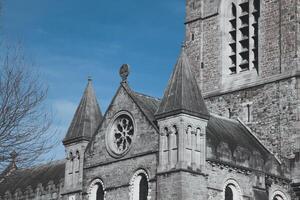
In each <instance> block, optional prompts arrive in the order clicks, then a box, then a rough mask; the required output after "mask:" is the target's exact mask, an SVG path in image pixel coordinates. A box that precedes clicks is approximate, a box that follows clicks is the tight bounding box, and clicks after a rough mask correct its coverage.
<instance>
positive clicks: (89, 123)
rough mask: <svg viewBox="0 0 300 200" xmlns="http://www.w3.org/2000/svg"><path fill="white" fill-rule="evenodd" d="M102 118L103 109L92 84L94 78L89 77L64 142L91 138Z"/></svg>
mask: <svg viewBox="0 0 300 200" xmlns="http://www.w3.org/2000/svg"><path fill="white" fill-rule="evenodd" d="M101 120H102V114H101V110H100V107H99V105H98V102H97V99H96V95H95V91H94V89H93V86H92V80H91V79H89V81H88V84H87V86H86V89H85V91H84V94H83V96H82V98H81V101H80V103H79V106H78V107H77V110H76V113H75V115H74V117H73V120H72V123H71V125H70V127H69V129H68V132H67V135H66V137H65V138H64V140H63V143H64V144H68V143H71V142H73V141H77V140H80V139H86V140H89V139H90V138H91V137H92V134H93V133H94V132H95V131H96V129H97V127H98V125H99V124H100V122H101Z"/></svg>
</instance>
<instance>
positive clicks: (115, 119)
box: [0, 0, 300, 200]
mask: <svg viewBox="0 0 300 200" xmlns="http://www.w3.org/2000/svg"><path fill="white" fill-rule="evenodd" d="M185 27H186V36H185V42H184V45H183V47H182V50H181V52H180V55H179V57H178V59H177V63H176V65H175V66H174V69H173V73H172V74H171V76H170V79H169V82H168V83H167V84H166V85H167V86H166V89H165V93H164V95H163V97H162V98H161V99H158V98H154V97H151V96H148V95H144V94H140V93H138V92H136V91H133V90H132V89H131V87H130V85H129V83H128V81H127V79H128V75H129V67H128V65H123V66H122V67H121V69H120V75H121V78H122V79H121V83H120V86H119V88H118V89H117V90H116V93H115V96H114V98H113V99H112V101H111V103H110V105H109V107H108V109H107V111H106V112H105V114H102V112H101V111H100V108H99V106H98V102H97V99H96V96H95V93H94V90H93V86H92V81H91V80H89V81H88V84H87V87H86V89H85V91H84V94H83V97H82V99H81V101H80V104H79V106H78V108H77V111H76V113H75V116H74V118H73V121H72V123H71V125H70V127H69V129H68V132H67V134H66V136H65V138H64V140H63V144H64V146H65V150H66V159H65V160H62V161H56V162H51V163H48V164H45V165H40V166H34V167H32V168H28V169H20V168H18V167H17V166H16V164H15V162H14V161H13V162H12V163H11V164H10V165H9V166H8V167H7V169H6V170H5V171H4V172H2V173H1V175H0V199H1V200H11V199H16V200H31V199H32V200H50V199H53V200H54V199H62V200H81V199H83V200H104V199H105V200H121V199H122V200H123V199H125V200H127V199H128V200H299V199H300V1H299V0H186V21H185ZM12 156H14V155H12Z"/></svg>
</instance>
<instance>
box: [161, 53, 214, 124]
mask: <svg viewBox="0 0 300 200" xmlns="http://www.w3.org/2000/svg"><path fill="white" fill-rule="evenodd" d="M179 113H186V114H190V115H193V116H197V117H201V118H205V119H208V118H209V112H208V111H207V108H206V105H205V103H204V100H203V97H202V95H201V91H200V89H199V87H198V84H197V81H196V79H195V77H194V76H193V73H192V69H191V65H190V62H189V59H188V56H187V55H186V53H185V50H184V49H183V50H182V52H181V55H180V56H179V58H178V61H177V63H176V65H175V68H174V71H173V74H172V76H171V78H170V80H169V83H168V86H167V89H166V91H165V93H164V97H163V99H162V101H161V104H160V106H159V109H158V110H157V112H156V114H155V115H156V118H157V119H159V118H162V117H167V116H171V115H174V114H179Z"/></svg>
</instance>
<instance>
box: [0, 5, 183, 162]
mask: <svg viewBox="0 0 300 200" xmlns="http://www.w3.org/2000/svg"><path fill="white" fill-rule="evenodd" d="M184 4H185V1H184V0H155V1H149V0H115V1H111V0H88V1H82V0H81V1H79V0H4V5H3V10H2V16H1V19H0V20H1V22H0V23H1V25H0V27H1V29H0V31H1V37H2V39H4V40H5V42H6V43H10V44H16V43H18V42H20V41H21V44H22V45H23V47H24V51H25V52H26V56H28V57H29V58H30V59H31V60H33V61H34V63H35V66H36V67H38V68H39V69H38V70H39V71H40V74H41V78H42V80H43V81H44V82H45V83H46V84H47V85H48V86H49V94H48V99H47V105H48V107H49V110H50V111H51V112H52V113H53V117H54V127H55V128H56V129H57V130H59V135H58V137H59V140H61V139H62V138H63V137H64V135H65V133H66V130H67V128H68V126H69V124H70V121H71V119H72V116H73V114H74V112H75V109H76V107H77V105H78V103H79V101H80V98H81V95H82V93H83V90H84V88H85V86H86V84H87V77H88V76H92V78H93V82H94V87H95V90H96V94H97V98H98V101H99V104H100V106H101V110H102V112H103V113H104V112H105V110H106V108H107V106H108V104H109V103H110V101H111V99H112V97H113V95H114V94H115V92H116V89H117V88H118V86H119V83H120V77H119V75H118V70H119V67H120V66H121V64H123V63H128V64H129V65H130V66H131V74H130V77H129V84H130V86H131V87H132V88H133V89H134V90H135V91H139V92H142V93H146V94H149V95H152V96H155V97H161V96H162V94H163V91H164V88H165V86H166V84H167V81H168V78H169V76H170V73H171V71H172V68H173V65H174V64H175V62H176V59H177V56H178V54H179V51H180V47H181V43H182V41H183V38H184V14H185V10H184V9H185V6H184ZM51 157H54V158H55V159H61V158H63V157H64V148H63V146H62V144H61V143H60V144H59V145H58V146H57V147H56V149H55V150H54V151H52V152H51Z"/></svg>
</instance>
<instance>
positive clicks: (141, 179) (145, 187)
mask: <svg viewBox="0 0 300 200" xmlns="http://www.w3.org/2000/svg"><path fill="white" fill-rule="evenodd" d="M105 195H106V190H105V187H104V184H103V182H102V180H101V179H98V178H97V179H95V180H93V181H92V182H91V184H90V187H89V191H88V197H89V198H88V199H89V200H104V199H105ZM129 197H130V198H129V199H130V200H150V199H151V197H150V187H149V176H148V174H147V172H146V171H145V170H143V169H140V170H138V171H136V172H135V173H134V175H133V176H132V178H131V180H130V183H129Z"/></svg>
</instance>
